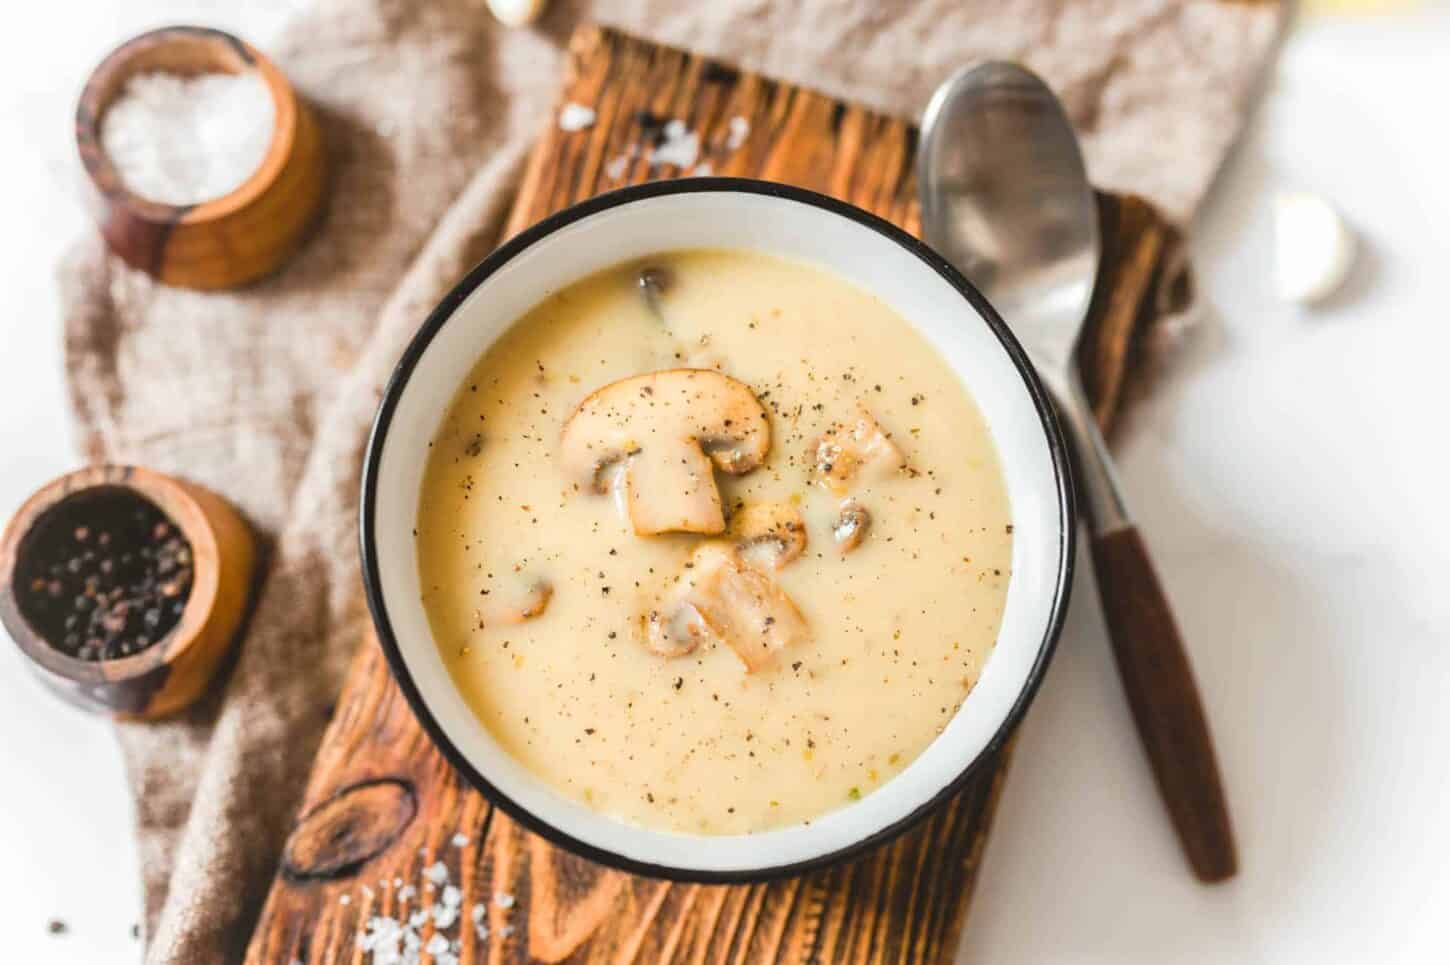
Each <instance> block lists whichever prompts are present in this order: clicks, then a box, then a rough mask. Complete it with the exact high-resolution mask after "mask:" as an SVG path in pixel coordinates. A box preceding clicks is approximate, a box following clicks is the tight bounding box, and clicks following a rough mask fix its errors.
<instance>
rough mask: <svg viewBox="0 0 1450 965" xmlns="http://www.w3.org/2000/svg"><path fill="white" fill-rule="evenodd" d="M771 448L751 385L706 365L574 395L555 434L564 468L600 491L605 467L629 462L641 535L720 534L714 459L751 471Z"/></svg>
mask: <svg viewBox="0 0 1450 965" xmlns="http://www.w3.org/2000/svg"><path fill="white" fill-rule="evenodd" d="M769 450H770V422H769V419H768V417H767V416H766V414H765V409H764V408H762V407H761V405H760V402H759V401H758V400H757V399H756V398H755V393H753V392H751V391H750V387H749V386H747V385H746V384H745V383H743V382H738V381H736V380H735V379H732V378H730V377H729V376H728V375H723V374H721V373H719V372H712V371H709V370H707V369H667V370H665V371H662V372H652V373H650V374H648V375H636V376H633V377H632V378H628V379H621V380H620V381H618V382H612V383H610V384H609V385H606V386H604V387H603V388H601V389H598V390H597V391H595V392H594V393H593V394H592V395H590V396H589V397H588V398H586V399H585V400H584V401H583V402H581V403H579V407H578V408H577V409H575V410H574V413H573V414H572V415H571V416H570V417H569V420H568V421H567V422H566V423H564V431H563V435H562V436H561V437H560V441H559V455H560V461H561V463H562V465H563V468H564V471H565V472H566V473H567V474H568V475H569V477H570V478H571V479H573V480H575V481H576V482H577V483H579V484H580V485H587V486H589V487H590V488H591V489H593V490H594V491H596V492H604V491H605V489H606V483H605V480H604V478H603V476H604V474H605V471H606V470H607V469H608V468H609V467H610V466H611V465H613V464H615V463H617V462H619V461H620V460H627V465H626V468H625V472H624V478H623V480H622V482H623V485H624V487H625V490H626V493H625V502H626V506H627V509H628V512H629V519H630V522H631V523H632V524H633V526H634V531H635V532H636V533H638V534H639V535H641V536H652V535H654V534H656V533H666V532H683V533H720V532H723V531H724V529H725V515H724V512H723V510H722V508H721V505H720V492H719V490H718V489H717V488H716V486H715V474H714V471H713V470H714V467H718V468H719V469H720V470H721V471H722V472H728V473H731V474H733V475H739V474H741V473H745V472H749V471H750V470H752V469H754V468H755V467H756V466H758V465H760V463H761V461H762V460H764V459H765V454H766V453H767V452H768V451H769ZM712 461H713V463H714V466H713V467H712V465H711V463H712Z"/></svg>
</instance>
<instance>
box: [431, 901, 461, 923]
mask: <svg viewBox="0 0 1450 965" xmlns="http://www.w3.org/2000/svg"><path fill="white" fill-rule="evenodd" d="M457 920H458V906H457V905H434V906H433V924H435V925H437V926H438V927H439V928H452V927H453V923H454V922H456V921H457Z"/></svg>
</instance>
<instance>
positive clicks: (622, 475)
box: [417, 250, 1012, 834]
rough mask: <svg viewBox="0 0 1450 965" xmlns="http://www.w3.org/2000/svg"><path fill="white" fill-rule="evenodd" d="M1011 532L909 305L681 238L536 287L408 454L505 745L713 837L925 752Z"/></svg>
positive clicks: (975, 662)
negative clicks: (427, 446) (417, 463)
mask: <svg viewBox="0 0 1450 965" xmlns="http://www.w3.org/2000/svg"><path fill="white" fill-rule="evenodd" d="M683 369H689V370H693V371H681V370H683ZM621 380H628V381H621ZM710 460H713V465H712V463H711V461H710ZM702 464H703V465H702ZM712 469H713V471H712ZM716 493H718V503H713V502H712V500H713V499H714V498H715V494H716ZM726 520H728V523H727V522H726ZM722 526H724V527H726V528H724V530H723V531H720V530H721V527H722ZM677 528H687V529H690V530H691V531H690V532H678V531H672V530H674V529H677ZM657 531H658V532H657ZM1011 533H1012V526H1011V516H1010V512H1009V505H1008V501H1007V495H1006V490H1005V486H1004V484H1003V480H1002V476H1001V472H1000V468H999V465H998V462H997V456H996V452H995V449H994V447H993V443H992V439H991V436H990V435H989V433H988V430H987V427H986V425H985V424H984V422H983V420H982V417H981V415H980V413H979V412H978V411H977V408H976V406H975V404H974V403H973V401H972V399H971V397H970V396H969V394H968V392H967V391H966V389H965V388H964V387H963V385H962V384H961V382H960V381H959V380H958V379H957V377H956V376H955V375H954V374H953V372H952V371H951V369H949V368H948V367H947V365H946V363H945V362H944V361H943V360H942V359H940V358H939V357H938V356H937V355H936V353H935V352H934V351H933V349H932V348H931V347H930V346H929V345H928V344H927V343H926V341H925V339H923V338H922V337H921V336H920V335H919V334H918V333H917V332H916V331H915V330H914V329H913V328H912V327H911V325H910V324H909V323H908V322H906V320H904V319H903V318H901V317H900V316H899V315H897V314H896V313H895V312H893V311H892V310H891V309H890V308H889V307H888V306H886V305H885V304H884V303H882V302H881V301H879V300H878V299H876V298H875V297H873V296H872V295H870V294H868V293H867V292H865V291H863V290H861V289H859V288H857V287H856V286H854V285H853V284H851V283H849V282H846V281H845V280H843V279H841V278H839V277H837V276H835V275H833V274H830V273H828V272H826V271H823V270H820V269H818V268H815V267H812V266H810V265H807V264H803V263H797V262H793V261H787V260H783V259H778V258H774V257H771V256H766V255H761V254H756V253H749V252H742V251H724V250H701V251H683V252H675V253H669V254H664V255H661V256H659V257H657V258H655V259H652V260H651V261H649V262H647V263H632V264H627V265H621V266H619V267H616V268H613V269H609V270H607V271H604V272H602V273H600V274H597V275H595V276H592V277H590V278H587V279H585V280H583V281H580V282H578V283H577V284H574V285H572V286H570V287H568V288H566V289H564V290H562V291H559V292H557V293H554V294H552V295H551V296H550V297H549V298H548V299H547V300H545V301H544V302H542V303H541V304H539V305H538V306H537V307H536V308H534V309H533V310H532V311H530V312H529V313H528V314H527V315H526V316H525V317H524V318H523V319H521V320H520V321H519V323H518V324H516V325H515V326H514V327H513V328H512V329H510V331H509V332H508V333H507V334H505V335H504V336H503V337H502V338H501V339H500V340H499V341H498V342H497V343H495V344H494V345H493V346H492V347H491V348H490V349H489V351H488V352H487V353H486V354H485V355H484V356H483V358H481V359H480V360H479V361H478V363H477V364H476V365H475V367H474V368H473V371H472V373H471V375H470V376H469V378H468V379H467V381H466V382H465V384H464V385H463V386H462V387H461V388H460V390H459V392H458V395H457V397H456V398H455V400H454V401H453V403H452V406H451V408H450V410H449V412H448V414H447V415H446V417H445V419H444V421H443V423H442V425H441V427H440V429H439V431H438V434H437V436H436V437H435V438H434V440H433V442H432V445H431V450H430V456H429V462H428V466H427V469H426V472H425V477H424V482H423V487H422V491H421V494H420V500H419V508H418V526H417V552H418V565H419V570H420V576H421V584H422V586H423V596H424V599H423V603H424V606H425V609H426V610H427V612H428V615H429V619H430V621H431V623H432V627H433V632H434V636H435V638H436V640H437V641H438V645H439V647H440V649H441V651H442V657H443V660H444V662H445V663H446V664H447V666H448V668H449V670H450V672H451V673H452V675H453V679H454V681H455V682H456V683H457V686H458V687H459V689H460V691H461V692H462V693H463V695H464V697H465V699H466V700H467V701H468V703H469V704H470V705H471V706H472V708H473V709H474V711H475V712H476V713H477V715H478V717H479V719H480V720H481V721H482V723H483V724H484V725H485V726H486V727H487V728H488V729H489V731H490V732H491V733H492V734H493V735H494V737H495V738H496V739H497V740H498V741H499V742H500V743H501V744H502V745H503V746H504V747H505V748H506V749H507V750H508V751H509V752H510V753H512V754H513V755H514V756H515V757H516V758H517V759H518V760H519V761H520V762H522V763H523V764H524V765H525V766H526V767H527V768H529V769H530V770H531V771H532V772H533V773H534V774H536V775H538V776H539V777H540V778H541V779H543V780H544V781H546V782H548V783H549V784H550V785H552V786H554V787H555V788H557V789H558V790H559V791H561V792H562V793H564V794H566V795H568V796H569V797H572V798H574V799H577V800H579V801H582V802H584V803H585V804H587V805H588V806H590V807H591V808H593V809H595V810H597V811H600V812H603V813H606V814H609V815H612V816H615V817H618V818H621V819H623V820H626V821H630V822H634V823H636V824H640V825H644V826H648V827H653V828H658V829H669V830H678V831H685V832H694V833H705V834H727V833H743V832H751V831H760V830H765V829H769V828H773V827H777V826H781V825H787V824H793V823H796V822H800V821H808V820H810V819H812V818H815V817H817V816H819V815H821V814H822V813H824V812H827V811H830V810H832V809H835V808H838V807H841V806H844V805H846V804H848V803H849V802H851V801H852V800H855V799H858V798H860V797H861V796H863V795H866V794H869V793H870V792H871V791H872V790H874V789H876V788H878V787H879V786H881V785H882V784H883V783H885V782H886V781H888V780H889V779H890V778H891V777H892V776H893V775H894V774H896V773H897V772H899V771H901V770H902V769H903V768H905V767H906V766H907V765H909V764H910V763H911V761H912V760H913V759H914V758H915V757H917V755H919V754H920V753H921V752H922V751H923V750H924V749H925V748H926V747H927V745H928V744H930V743H931V741H932V739H933V738H934V737H936V735H937V734H938V733H940V731H941V729H942V728H943V727H944V726H945V725H946V723H947V722H948V721H949V720H950V718H951V717H952V715H953V713H954V712H955V711H956V709H957V707H958V706H959V705H960V704H961V702H962V700H963V698H964V697H966V695H967V693H968V692H969V691H970V690H971V688H972V685H973V684H974V683H975V681H976V680H977V677H978V675H979V674H980V672H981V670H982V666H983V664H984V662H985V661H986V659H987V657H988V655H989V654H990V652H991V650H992V646H993V643H994V641H995V640H996V636H997V630H998V625H999V622H1000V619H1001V615H1002V609H1003V603H1004V599H1005V595H1006V588H1007V583H1008V575H1009V566H1010V563H1011V552H1012V536H1011ZM641 534H646V535H641Z"/></svg>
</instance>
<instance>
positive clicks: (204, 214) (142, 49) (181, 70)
mask: <svg viewBox="0 0 1450 965" xmlns="http://www.w3.org/2000/svg"><path fill="white" fill-rule="evenodd" d="M249 70H251V71H256V72H257V74H258V75H259V76H260V77H261V79H262V81H263V82H264V83H265V84H266V85H267V89H268V90H269V91H270V92H271V95H272V101H273V104H274V106H275V108H276V110H275V121H274V127H273V131H272V140H271V143H270V145H269V146H268V148H267V153H266V155H265V156H264V157H263V159H262V164H261V166H260V167H259V168H258V169H257V170H256V171H254V172H253V173H252V175H251V177H249V178H248V179H247V180H246V181H244V182H243V183H242V184H241V186H239V187H238V188H237V189H236V190H235V191H232V192H231V193H229V194H225V195H222V196H221V197H219V198H213V199H211V200H209V201H203V202H201V203H198V204H192V205H173V204H164V203H162V202H159V201H152V200H149V199H147V198H142V197H139V196H138V195H135V194H132V193H131V192H130V191H128V190H126V188H125V187H124V186H123V185H122V183H121V179H120V176H119V175H118V173H117V172H116V169H115V167H114V166H113V165H112V163H111V160H110V158H108V157H107V156H106V154H105V152H104V151H103V150H102V149H101V139H100V121H101V116H102V115H103V114H104V113H105V111H106V108H107V107H109V106H110V104H111V103H112V101H114V100H115V99H116V97H117V96H118V95H119V94H120V93H121V90H122V88H123V87H124V86H125V84H126V81H127V80H129V79H130V78H131V77H133V76H135V75H137V74H142V73H148V72H154V71H164V72H168V73H173V74H180V75H182V76H196V75H198V74H204V73H211V72H217V71H220V72H225V73H231V74H239V73H242V72H244V71H249ZM75 124H76V144H77V147H78V148H79V150H80V156H81V162H82V164H84V166H85V169H86V174H87V175H88V176H89V178H90V183H91V186H92V187H93V188H94V189H95V193H96V195H98V198H97V199H96V200H97V213H96V216H97V221H98V223H99V225H100V229H101V234H102V235H103V236H104V237H105V239H106V242H107V244H109V245H110V247H111V250H112V251H114V252H115V253H116V254H117V255H119V256H120V257H121V259H122V260H124V261H125V262H126V263H127V264H129V265H131V266H132V267H135V268H139V269H141V270H142V271H145V272H147V273H148V274H151V275H153V276H155V277H156V278H158V279H160V280H161V281H163V282H165V283H166V284H168V285H178V286H181V287H184V288H202V289H220V288H233V287H236V286H239V285H243V284H245V283H247V282H250V281H253V280H255V279H257V278H260V277H262V276H263V275H266V274H268V273H270V272H272V271H274V270H275V269H277V268H278V267H280V266H281V265H282V263H283V262H284V261H285V260H286V259H287V258H288V257H289V256H290V255H291V254H292V253H293V252H294V251H296V249H297V248H298V246H299V245H300V244H301V243H302V240H303V237H304V235H305V233H306V231H307V229H308V228H309V227H310V226H311V224H312V222H313V220H314V219H315V217H316V215H317V213H318V211H319V210H320V208H321V202H322V193H323V182H324V174H325V171H324V157H323V149H322V136H321V132H320V131H319V129H318V125H317V120H316V118H315V117H313V115H312V112H311V110H309V109H308V107H307V105H306V103H305V102H304V101H303V100H302V99H301V98H299V97H298V96H297V92H296V91H295V90H293V88H292V85H291V83H290V82H288V80H287V78H286V77H285V76H283V74H282V72H281V71H280V70H278V69H277V67H276V65H274V64H273V63H272V62H271V61H270V60H268V59H267V58H266V57H265V56H264V55H263V54H262V53H261V52H259V51H258V50H257V49H256V48H254V47H252V46H251V45H250V44H248V43H247V42H246V41H244V40H241V39H239V38H237V37H234V36H232V35H231V34H228V33H224V32H223V31H220V30H213V29H210V28H205V27H165V28H162V29H160V30H153V31H151V32H150V33H145V34H142V35H141V36H139V37H136V38H134V39H132V40H129V41H127V42H126V43H124V44H122V45H121V46H120V47H118V48H116V50H114V51H112V52H111V54H110V55H108V56H107V57H106V59H105V60H103V61H101V64H100V66H99V67H97V68H96V70H95V72H94V73H93V74H92V75H91V77H90V80H89V81H87V83H86V86H85V89H84V90H83V91H82V93H81V99H80V103H79V104H78V105H77V107H76V122H75Z"/></svg>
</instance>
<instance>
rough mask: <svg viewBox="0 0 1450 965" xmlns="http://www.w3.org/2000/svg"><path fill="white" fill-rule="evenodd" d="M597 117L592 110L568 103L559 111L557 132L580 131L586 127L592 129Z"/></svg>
mask: <svg viewBox="0 0 1450 965" xmlns="http://www.w3.org/2000/svg"><path fill="white" fill-rule="evenodd" d="M597 117H598V115H597V114H595V113H594V108H592V107H586V106H584V105H583V104H576V103H574V102H573V101H570V102H569V103H567V104H565V105H564V107H563V109H562V110H560V111H559V130H561V131H582V130H584V129H585V128H586V127H593V126H594V121H595V119H596V118H597Z"/></svg>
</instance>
